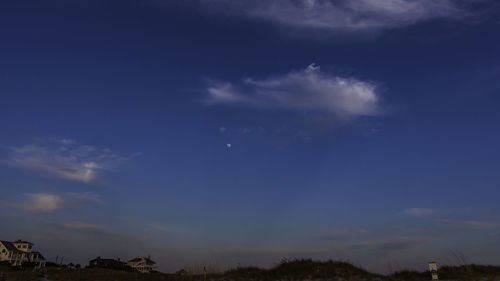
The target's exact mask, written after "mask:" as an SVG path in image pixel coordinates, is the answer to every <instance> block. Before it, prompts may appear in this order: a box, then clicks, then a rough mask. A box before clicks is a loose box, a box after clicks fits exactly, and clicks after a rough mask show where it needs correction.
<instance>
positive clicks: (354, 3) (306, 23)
mask: <svg viewBox="0 0 500 281" xmlns="http://www.w3.org/2000/svg"><path fill="white" fill-rule="evenodd" d="M199 1H200V2H201V3H202V4H204V7H205V8H207V9H208V10H211V11H215V12H219V13H225V14H228V13H229V14H234V15H244V16H247V17H248V18H251V19H256V20H262V21H268V22H273V23H276V24H280V25H285V26H290V27H296V28H309V29H319V30H326V31H341V32H356V31H373V30H384V29H394V28H402V27H405V26H409V25H414V24H418V23H421V22H425V21H429V20H433V19H461V18H464V17H467V16H468V15H469V12H468V11H467V4H469V3H471V2H473V1H472V0H340V1H338V0H242V1H234V0H199Z"/></svg>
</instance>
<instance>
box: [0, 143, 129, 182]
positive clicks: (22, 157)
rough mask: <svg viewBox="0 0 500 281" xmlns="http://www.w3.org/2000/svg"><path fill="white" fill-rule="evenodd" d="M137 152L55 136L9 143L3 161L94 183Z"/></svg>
mask: <svg viewBox="0 0 500 281" xmlns="http://www.w3.org/2000/svg"><path fill="white" fill-rule="evenodd" d="M137 155H139V154H138V153H136V154H132V155H130V156H128V157H123V156H120V155H118V154H115V153H114V152H112V151H111V150H110V149H107V148H98V147H95V146H90V145H82V144H79V143H78V142H76V141H73V140H68V139H61V138H52V139H49V140H46V141H44V142H43V143H37V144H30V145H25V146H21V147H9V148H8V158H7V159H4V160H3V162H4V163H6V164H8V165H11V166H14V167H18V168H21V169H26V170H31V171H34V172H38V173H41V174H44V175H47V176H51V177H57V178H62V179H67V180H74V181H79V182H84V183H91V182H93V181H95V180H96V179H97V178H98V176H99V174H100V173H102V172H103V171H106V170H110V169H112V168H113V167H115V166H116V165H117V164H119V163H120V162H123V161H126V160H128V159H130V158H132V157H134V156H137Z"/></svg>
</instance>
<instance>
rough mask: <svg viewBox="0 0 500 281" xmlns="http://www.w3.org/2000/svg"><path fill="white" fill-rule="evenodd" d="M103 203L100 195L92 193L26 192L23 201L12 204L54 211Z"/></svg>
mask: <svg viewBox="0 0 500 281" xmlns="http://www.w3.org/2000/svg"><path fill="white" fill-rule="evenodd" d="M100 203H102V201H101V199H100V198H99V196H97V195H95V194H93V193H90V192H83V193H65V194H62V195H58V194H53V193H28V194H24V198H23V201H22V202H19V203H14V204H12V205H13V206H14V207H16V208H18V209H21V210H24V211H29V212H41V213H47V212H53V211H57V210H62V209H70V208H75V207H78V206H82V205H87V204H100Z"/></svg>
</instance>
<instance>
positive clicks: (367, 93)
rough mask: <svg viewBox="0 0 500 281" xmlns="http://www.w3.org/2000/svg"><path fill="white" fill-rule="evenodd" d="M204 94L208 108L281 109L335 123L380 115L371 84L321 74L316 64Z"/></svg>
mask: <svg viewBox="0 0 500 281" xmlns="http://www.w3.org/2000/svg"><path fill="white" fill-rule="evenodd" d="M207 93H208V97H207V99H206V100H205V102H206V104H208V105H214V104H224V105H240V106H249V107H255V108H260V109H276V108H281V109H285V110H291V111H298V112H315V113H323V114H327V115H328V116H331V117H333V118H335V119H336V120H349V119H351V118H354V117H359V116H374V115H378V114H380V113H381V109H380V105H379V104H380V96H379V93H378V92H377V90H376V86H375V85H374V84H373V83H371V82H367V81H361V80H358V79H355V78H344V77H338V76H335V75H331V74H328V73H324V72H321V70H320V67H319V66H317V65H315V64H311V65H309V66H308V67H307V68H306V69H303V70H300V71H291V72H289V73H288V74H286V75H281V76H275V77H272V78H268V79H265V80H256V79H251V78H248V79H245V80H244V81H243V83H240V84H239V85H233V84H232V83H213V84H212V85H211V86H210V87H208V89H207Z"/></svg>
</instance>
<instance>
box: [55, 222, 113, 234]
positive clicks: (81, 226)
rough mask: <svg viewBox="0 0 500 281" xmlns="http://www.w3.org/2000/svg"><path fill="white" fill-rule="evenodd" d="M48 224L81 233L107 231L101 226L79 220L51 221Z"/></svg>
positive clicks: (103, 232) (101, 232)
mask: <svg viewBox="0 0 500 281" xmlns="http://www.w3.org/2000/svg"><path fill="white" fill-rule="evenodd" d="M50 225H51V226H53V227H55V228H59V229H63V230H68V231H77V232H82V233H96V234H105V233H107V232H108V231H107V229H106V228H105V227H103V226H100V225H96V224H91V223H86V222H81V221H70V222H57V223H55V222H53V223H51V224H50Z"/></svg>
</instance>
